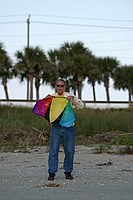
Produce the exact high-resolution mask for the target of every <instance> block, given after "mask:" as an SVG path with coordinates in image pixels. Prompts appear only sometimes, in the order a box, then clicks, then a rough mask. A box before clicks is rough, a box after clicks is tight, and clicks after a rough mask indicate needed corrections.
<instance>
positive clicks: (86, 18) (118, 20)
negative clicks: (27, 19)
mask: <svg viewBox="0 0 133 200" xmlns="http://www.w3.org/2000/svg"><path fill="white" fill-rule="evenodd" d="M31 15H33V16H38V17H52V18H66V19H81V20H84V19H85V20H98V21H114V22H133V20H128V19H127V20H126V19H122V20H121V19H107V18H106V19H105V18H88V17H72V16H71V17H70V16H62V15H60V16H58V15H41V14H31Z"/></svg>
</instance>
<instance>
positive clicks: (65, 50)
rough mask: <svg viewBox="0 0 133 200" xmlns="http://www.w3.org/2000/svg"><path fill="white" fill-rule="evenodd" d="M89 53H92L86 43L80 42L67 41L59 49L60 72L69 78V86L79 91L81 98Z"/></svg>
mask: <svg viewBox="0 0 133 200" xmlns="http://www.w3.org/2000/svg"><path fill="white" fill-rule="evenodd" d="M88 54H89V55H91V51H89V50H88V49H87V48H86V47H84V44H83V43H82V42H80V41H78V42H76V43H75V42H72V43H69V42H65V43H64V44H63V45H62V46H61V47H60V49H59V55H60V63H59V67H60V72H62V74H63V75H64V76H65V75H66V77H67V79H68V80H69V84H70V85H69V87H72V88H73V89H74V93H76V90H77V91H78V97H79V98H81V93H82V87H83V81H84V80H85V77H86V75H85V72H86V67H87V63H88Z"/></svg>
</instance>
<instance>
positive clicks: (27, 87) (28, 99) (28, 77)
mask: <svg viewBox="0 0 133 200" xmlns="http://www.w3.org/2000/svg"><path fill="white" fill-rule="evenodd" d="M27 100H29V77H27Z"/></svg>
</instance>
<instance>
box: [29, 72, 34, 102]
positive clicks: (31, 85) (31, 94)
mask: <svg viewBox="0 0 133 200" xmlns="http://www.w3.org/2000/svg"><path fill="white" fill-rule="evenodd" d="M29 81H30V100H33V75H32V74H30V79H29Z"/></svg>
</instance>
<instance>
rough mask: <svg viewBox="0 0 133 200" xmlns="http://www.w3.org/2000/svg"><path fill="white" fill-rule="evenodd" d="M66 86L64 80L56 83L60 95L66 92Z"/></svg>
mask: <svg viewBox="0 0 133 200" xmlns="http://www.w3.org/2000/svg"><path fill="white" fill-rule="evenodd" d="M65 89H66V86H65V83H64V82H62V81H58V82H57V83H56V91H57V93H58V94H59V95H62V94H63V93H64V92H65Z"/></svg>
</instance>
